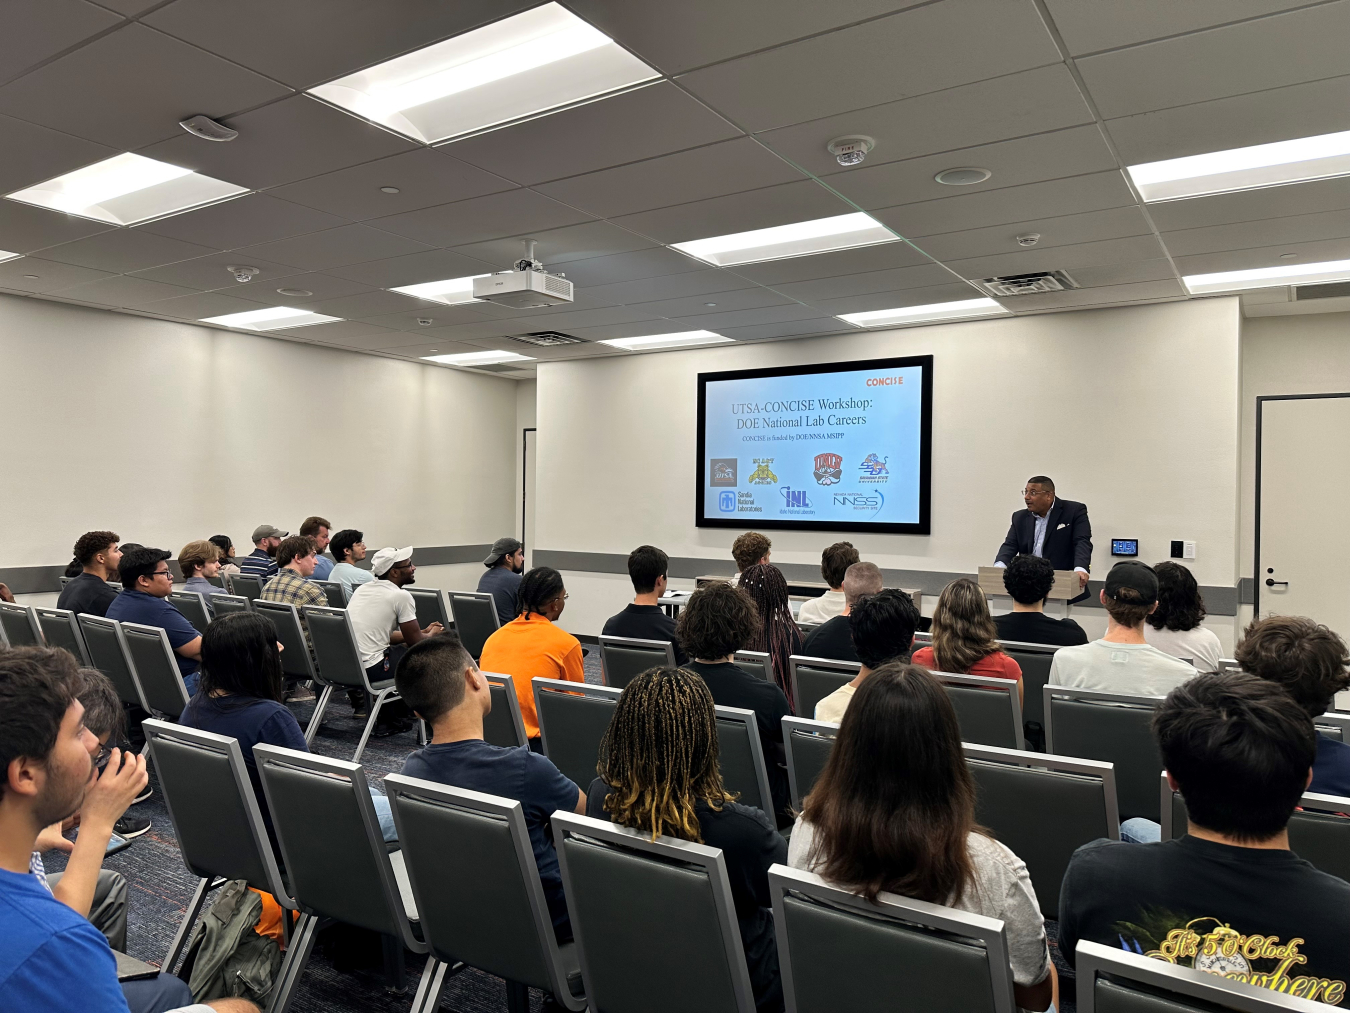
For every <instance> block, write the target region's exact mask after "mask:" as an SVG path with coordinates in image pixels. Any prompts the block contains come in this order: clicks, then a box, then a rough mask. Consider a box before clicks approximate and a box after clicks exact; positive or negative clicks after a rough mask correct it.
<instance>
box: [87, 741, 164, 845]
mask: <svg viewBox="0 0 1350 1013" xmlns="http://www.w3.org/2000/svg"><path fill="white" fill-rule="evenodd" d="M149 783H150V775H149V774H148V773H147V772H146V769H145V757H144V756H138V755H137V754H136V753H132V752H127V753H123V752H122V751H121V750H120V749H117V748H114V749H113V751H112V753H111V754H110V755H109V756H108V765H107V766H106V767H104V768H103V774H102V775H101V776H100V777H99V779H98V780H97V781H95V782H94V783H93V785H91V786H90V788H89V790H88V791H86V792H85V793H84V804H83V805H82V806H80V815H81V820H80V821H81V823H82V824H83V825H84V826H86V827H88V826H90V824H93V826H95V827H98V828H99V830H100V831H102V830H103V829H104V828H106V829H107V830H108V832H109V833H111V832H112V827H113V824H114V823H116V822H117V821H118V820H119V819H121V818H122V814H123V813H124V812H126V811H127V808H128V807H129V806H130V805H131V803H132V802H134V801H136V796H137V795H139V794H140V793H141V792H142V791H144V790H145V786H146V785H147V784H149Z"/></svg>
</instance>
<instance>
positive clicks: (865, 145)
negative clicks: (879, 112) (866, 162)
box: [825, 134, 877, 165]
mask: <svg viewBox="0 0 1350 1013" xmlns="http://www.w3.org/2000/svg"><path fill="white" fill-rule="evenodd" d="M876 146H877V142H876V141H874V140H873V139H872V138H870V137H868V136H867V135H866V134H849V135H847V136H846V137H836V138H835V139H834V140H832V141H831V142H830V143H829V144H827V145H825V150H826V151H828V152H829V153H830V154H831V155H833V156H834V160H835V161H836V162H838V163H839V164H840V165H858V164H860V163H861V162H862V160H863V159H864V158H866V157H867V153H868V152H869V151H871V150H872V149H873V148H875V147H876Z"/></svg>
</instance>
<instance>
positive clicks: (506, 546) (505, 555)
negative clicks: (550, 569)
mask: <svg viewBox="0 0 1350 1013" xmlns="http://www.w3.org/2000/svg"><path fill="white" fill-rule="evenodd" d="M483 565H484V566H486V567H487V573H485V574H483V576H482V577H480V578H479V579H478V591H479V593H480V594H490V595H492V597H493V599H495V600H496V602H497V618H498V619H499V620H501V624H502V625H503V626H505V625H506V624H507V623H509V622H510V621H511V620H512V619H514V618H515V617H516V592H517V591H519V590H520V575H521V574H522V573H524V572H525V546H523V545H521V544H520V542H519V541H518V540H517V539H515V538H510V537H506V538H498V539H497V540H496V541H495V542H493V543H492V551H491V552H489V553H488V555H487V559H485V560H483Z"/></svg>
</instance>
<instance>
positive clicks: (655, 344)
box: [600, 331, 731, 352]
mask: <svg viewBox="0 0 1350 1013" xmlns="http://www.w3.org/2000/svg"><path fill="white" fill-rule="evenodd" d="M730 340H731V339H730V338H724V337H722V335H720V334H714V333H713V332H712V331H680V332H678V333H676V334H651V335H648V336H647V337H643V338H614V339H612V340H610V341H602V342H600V344H602V345H611V346H613V347H614V348H622V349H625V350H626V351H629V352H649V351H653V350H654V349H657V348H685V347H688V346H690V345H720V344H723V343H724V342H727V341H730Z"/></svg>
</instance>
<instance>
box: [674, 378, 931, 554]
mask: <svg viewBox="0 0 1350 1013" xmlns="http://www.w3.org/2000/svg"><path fill="white" fill-rule="evenodd" d="M932 392H933V357H932V356H931V355H920V356H913V357H909V358H903V359H876V360H871V361H867V362H836V363H829V364H821V365H814V366H793V367H780V368H776V369H760V370H739V371H735V372H726V373H700V374H699V378H698V402H699V411H698V482H699V486H698V505H697V511H696V512H697V517H696V523H697V524H698V525H699V526H700V527H734V528H744V529H751V528H795V529H806V530H817V531H820V530H830V531H850V530H852V531H888V532H899V533H907V534H923V535H926V534H928V533H929V513H928V504H929V488H928V485H929V474H930V452H931V445H932Z"/></svg>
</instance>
